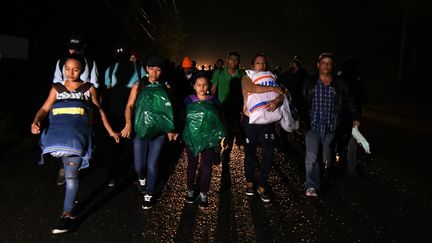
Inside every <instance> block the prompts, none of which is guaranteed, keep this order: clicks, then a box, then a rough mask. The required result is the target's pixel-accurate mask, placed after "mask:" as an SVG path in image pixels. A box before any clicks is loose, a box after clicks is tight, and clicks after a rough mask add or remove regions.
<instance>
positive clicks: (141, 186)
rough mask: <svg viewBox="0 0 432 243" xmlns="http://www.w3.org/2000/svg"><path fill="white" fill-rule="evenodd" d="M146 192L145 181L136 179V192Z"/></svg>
mask: <svg viewBox="0 0 432 243" xmlns="http://www.w3.org/2000/svg"><path fill="white" fill-rule="evenodd" d="M146 190H147V179H145V178H144V179H138V191H139V192H141V193H142V194H145V193H146Z"/></svg>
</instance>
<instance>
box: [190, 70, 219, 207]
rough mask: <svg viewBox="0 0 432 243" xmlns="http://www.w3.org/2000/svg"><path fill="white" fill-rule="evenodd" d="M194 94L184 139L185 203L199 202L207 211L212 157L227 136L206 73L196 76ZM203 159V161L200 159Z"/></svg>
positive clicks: (191, 96)
mask: <svg viewBox="0 0 432 243" xmlns="http://www.w3.org/2000/svg"><path fill="white" fill-rule="evenodd" d="M193 88H194V90H195V94H192V95H190V96H188V97H186V99H185V101H184V103H185V106H186V122H185V128H184V132H183V140H184V141H185V143H186V154H187V158H188V166H187V182H186V184H187V193H186V197H185V201H186V202H187V203H194V202H195V201H196V200H197V199H198V205H199V207H200V208H207V207H208V206H209V203H208V191H209V188H210V181H211V170H212V158H213V153H214V151H215V148H216V146H218V145H219V143H220V140H221V139H222V138H223V137H224V135H225V130H224V127H223V124H222V122H221V120H220V118H219V114H218V113H219V112H218V110H217V106H219V102H218V100H217V99H216V97H214V96H212V95H208V93H209V92H208V91H209V79H208V77H207V75H206V73H204V72H200V73H197V75H196V76H195V77H194V81H193ZM200 157H201V160H200ZM198 162H201V164H200V173H199V174H200V178H199V195H198V198H196V196H197V194H196V193H195V180H196V170H197V168H198Z"/></svg>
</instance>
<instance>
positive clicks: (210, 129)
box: [183, 101, 225, 156]
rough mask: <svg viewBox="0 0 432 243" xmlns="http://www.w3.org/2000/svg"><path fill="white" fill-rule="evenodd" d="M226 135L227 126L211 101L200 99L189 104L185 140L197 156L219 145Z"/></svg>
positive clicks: (184, 132) (184, 133)
mask: <svg viewBox="0 0 432 243" xmlns="http://www.w3.org/2000/svg"><path fill="white" fill-rule="evenodd" d="M224 136H225V128H224V126H223V124H222V122H221V120H220V119H219V116H218V112H217V110H216V108H215V107H214V105H213V104H212V103H211V102H210V101H198V102H194V103H191V104H190V105H188V107H187V108H186V125H185V128H184V131H183V141H184V142H185V143H186V144H187V145H188V147H189V148H190V150H191V151H192V153H193V154H194V155H195V156H196V155H198V153H199V152H201V151H203V150H206V149H210V148H213V147H215V146H216V145H218V144H219V142H220V140H221V139H222V138H223V137H224Z"/></svg>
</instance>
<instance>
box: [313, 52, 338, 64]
mask: <svg viewBox="0 0 432 243" xmlns="http://www.w3.org/2000/svg"><path fill="white" fill-rule="evenodd" d="M324 58H330V59H332V60H333V61H334V59H335V55H334V54H333V53H331V52H323V53H321V54H320V55H319V56H318V60H317V62H320V61H321V60H322V59H324Z"/></svg>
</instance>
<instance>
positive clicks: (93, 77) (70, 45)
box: [53, 34, 99, 186]
mask: <svg viewBox="0 0 432 243" xmlns="http://www.w3.org/2000/svg"><path fill="white" fill-rule="evenodd" d="M84 47H85V44H84V42H83V39H82V37H81V36H80V35H78V34H72V35H71V36H70V37H69V39H68V42H67V43H66V48H67V49H68V54H79V55H83V56H84ZM84 61H85V67H84V69H83V71H82V73H81V76H80V79H81V80H83V81H84V82H91V83H92V84H93V85H94V87H95V88H99V83H98V71H97V67H96V62H95V61H94V60H92V59H90V58H88V57H85V56H84ZM65 62H66V58H65V57H62V58H60V59H59V60H58V61H57V63H56V67H55V71H54V79H53V83H62V82H64V81H65V80H66V73H65ZM65 182H66V180H65V174H64V169H63V164H61V165H60V170H59V173H58V178H57V182H56V183H57V185H59V186H61V185H63V184H64V183H65Z"/></svg>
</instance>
